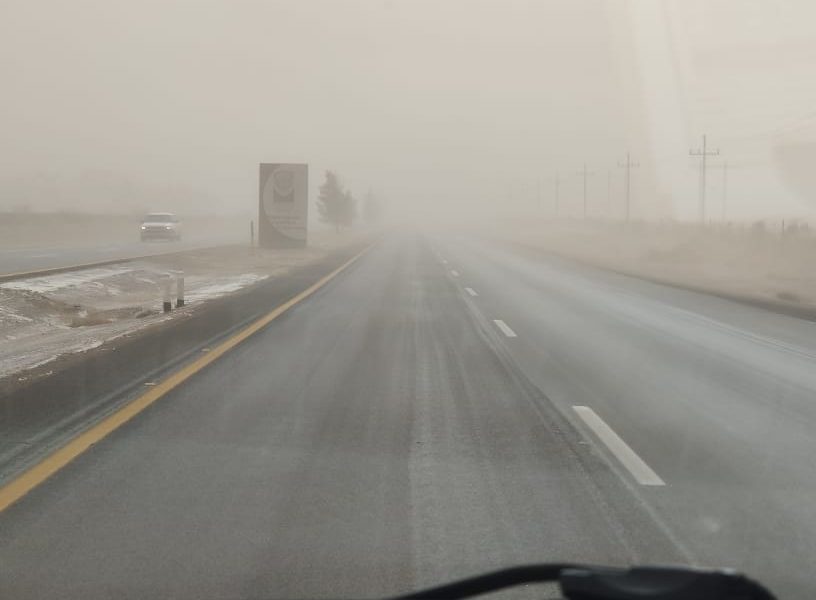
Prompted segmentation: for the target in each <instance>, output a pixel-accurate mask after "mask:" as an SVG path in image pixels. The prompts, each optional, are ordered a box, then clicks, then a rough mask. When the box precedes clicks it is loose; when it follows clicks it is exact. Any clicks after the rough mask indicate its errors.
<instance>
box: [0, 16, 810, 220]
mask: <svg viewBox="0 0 816 600" xmlns="http://www.w3.org/2000/svg"><path fill="white" fill-rule="evenodd" d="M735 14H738V15H739V17H740V18H734V15H735ZM814 17H816V8H814V6H813V4H812V3H811V2H808V1H798V2H786V3H784V4H783V5H781V6H780V5H779V4H778V3H776V2H771V1H766V2H752V3H745V2H741V1H739V0H732V1H727V2H723V1H720V2H711V1H710V0H683V1H666V2H636V1H626V0H580V1H579V0H558V1H555V0H553V1H546V2H545V1H539V0H536V1H520V0H514V1H501V2H499V1H490V2H485V1H471V0H447V1H445V2H435V1H410V2H409V1H373V0H371V1H349V2H335V1H333V0H332V1H329V0H310V1H307V2H304V1H301V0H297V1H295V0H290V1H274V2H251V1H245V2H224V1H221V2H209V1H200V0H196V1H189V2H183V1H165V0H162V1H144V2H118V1H104V2H103V1H99V2H88V1H80V2H71V3H65V2H27V1H19V0H5V1H4V2H3V4H2V18H0V46H1V47H2V56H3V58H2V61H1V62H0V80H2V82H3V86H2V88H3V93H2V104H3V110H2V112H0V120H2V131H3V138H4V139H3V142H4V143H3V148H2V161H0V210H2V211H6V212H9V211H10V212H20V211H29V212H54V211H59V212H80V213H82V212H88V213H104V214H109V213H110V214H138V213H143V212H145V211H148V210H171V211H176V212H179V213H183V214H186V215H190V214H215V215H235V216H241V217H242V218H250V217H251V215H253V214H254V211H255V210H256V205H257V185H258V183H257V165H258V163H259V162H305V163H308V164H309V165H310V178H311V181H310V195H311V196H312V200H314V196H315V195H316V193H317V189H318V187H319V185H320V183H321V181H322V177H323V173H324V171H325V170H326V169H332V170H334V171H336V172H337V173H338V174H339V175H340V176H341V177H342V180H343V182H344V184H345V185H346V186H347V187H348V188H349V189H350V190H352V191H353V192H354V193H355V195H357V197H358V198H362V196H363V195H364V194H365V193H366V192H367V191H368V190H373V191H374V192H375V193H376V194H378V195H379V196H381V197H382V198H386V199H387V201H388V204H389V213H390V214H391V216H392V217H396V218H397V220H403V221H404V220H419V221H424V222H449V221H451V220H453V221H456V220H461V219H472V218H474V217H477V218H484V219H487V220H495V219H507V218H511V219H512V218H516V217H519V216H523V217H526V216H529V215H540V216H542V217H543V218H553V217H562V218H564V217H567V218H583V217H585V216H586V217H587V218H589V219H593V218H594V219H606V220H613V221H617V220H622V219H624V218H625V215H626V204H627V194H626V188H627V186H626V175H627V169H626V168H625V164H626V163H625V161H626V157H627V153H629V156H630V159H631V162H632V163H633V164H635V165H636V166H635V167H632V170H631V171H630V172H629V178H630V179H629V198H628V204H629V213H630V218H631V219H633V220H650V221H655V220H666V219H673V220H680V221H695V220H699V219H700V218H702V219H703V220H705V221H712V220H714V221H723V222H727V221H751V220H757V219H772V220H774V222H781V220H782V219H786V218H787V219H798V220H807V219H809V218H811V216H812V214H813V208H814V200H813V198H814V191H816V183H814V180H813V176H812V170H811V169H810V168H809V165H810V164H812V159H813V158H814V157H816V120H815V119H814V112H813V108H812V107H813V106H814V101H816V80H814V78H813V77H812V76H811V75H812V64H813V61H814V59H815V58H816V42H814V41H813V37H812V34H811V31H810V24H811V23H812V22H813V19H814ZM703 134H706V135H707V139H708V143H709V149H710V150H712V151H713V150H719V154H718V155H716V156H711V157H709V158H708V165H707V184H706V186H707V189H706V192H707V196H708V199H707V202H708V207H707V208H706V212H705V215H704V216H702V215H701V214H700V193H699V190H700V164H699V163H700V159H699V157H697V156H690V155H689V151H690V150H694V151H698V150H700V148H701V138H702V135H703ZM726 162H727V163H728V164H729V165H730V166H729V167H725V163H726ZM584 167H586V172H587V176H586V186H585V185H584V183H585V181H584V177H583V175H582V171H583V169H584ZM725 169H728V173H725ZM556 179H558V183H557V184H556ZM556 186H557V191H556ZM726 186H727V187H726ZM585 190H586V191H585ZM726 204H727V207H726ZM312 213H313V214H314V213H316V211H314V210H312Z"/></svg>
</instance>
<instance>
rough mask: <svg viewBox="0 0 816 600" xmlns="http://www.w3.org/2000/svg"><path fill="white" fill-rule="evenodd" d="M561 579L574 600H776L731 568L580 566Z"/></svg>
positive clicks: (564, 590) (564, 589)
mask: <svg viewBox="0 0 816 600" xmlns="http://www.w3.org/2000/svg"><path fill="white" fill-rule="evenodd" d="M558 581H559V583H560V584H561V592H562V593H563V594H564V597H565V598H569V599H570V600H636V599H638V598H642V599H644V600H646V599H649V600H691V599H694V600H774V596H773V595H772V594H771V593H770V592H769V591H768V590H767V589H765V588H764V587H763V586H761V585H760V584H759V583H757V582H755V581H753V580H751V579H748V578H747V577H746V576H745V575H743V574H741V573H737V572H736V571H731V570H706V569H693V568H684V567H632V568H630V569H615V568H607V567H577V568H569V569H564V570H563V571H562V572H561V574H560V576H559V578H558Z"/></svg>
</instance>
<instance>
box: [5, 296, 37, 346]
mask: <svg viewBox="0 0 816 600" xmlns="http://www.w3.org/2000/svg"><path fill="white" fill-rule="evenodd" d="M33 320H34V319H32V318H31V317H26V316H25V315H21V314H19V313H17V312H15V311H14V310H12V309H10V308H7V307H5V306H3V305H2V304H0V324H2V323H3V321H12V322H15V323H30V322H31V321H33ZM12 339H14V338H12Z"/></svg>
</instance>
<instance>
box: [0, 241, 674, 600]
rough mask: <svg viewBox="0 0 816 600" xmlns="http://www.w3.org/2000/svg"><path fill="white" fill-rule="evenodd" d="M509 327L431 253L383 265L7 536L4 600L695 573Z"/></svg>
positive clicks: (159, 418) (299, 311) (170, 402)
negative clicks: (663, 568) (565, 569)
mask: <svg viewBox="0 0 816 600" xmlns="http://www.w3.org/2000/svg"><path fill="white" fill-rule="evenodd" d="M464 269H467V267H466V266H465V267H463V271H462V278H463V279H464V278H465V276H466V275H467V270H464ZM485 291H486V292H487V291H488V290H487V289H485ZM468 298H473V297H471V296H468ZM478 298H479V299H481V298H482V296H479V297H478ZM494 318H496V316H495V315H493V314H489V311H483V310H481V309H480V308H479V307H476V306H474V305H472V304H468V301H466V300H465V296H464V292H463V291H462V289H461V285H460V283H458V282H455V281H453V278H452V276H451V275H450V273H449V270H448V269H447V268H445V267H444V266H443V265H441V264H440V263H439V261H438V259H437V257H436V256H435V255H434V253H433V252H432V251H431V248H430V246H429V245H428V243H427V242H426V241H425V240H424V239H423V238H421V237H413V236H408V237H400V238H393V239H390V240H389V241H387V242H383V243H381V244H380V245H379V246H378V247H376V248H375V249H374V250H372V251H371V252H370V253H369V254H368V255H366V256H364V257H363V258H362V259H361V260H360V261H359V262H358V263H356V264H355V265H354V266H352V267H351V269H350V270H349V271H348V272H346V273H344V274H343V275H341V276H340V277H339V278H338V279H336V280H334V281H333V282H331V283H330V284H328V286H327V287H325V288H323V289H322V290H321V291H319V292H318V293H317V294H316V295H315V296H312V297H311V298H309V299H308V300H306V301H305V302H304V303H303V304H302V305H299V306H297V307H296V308H294V309H293V310H292V311H291V312H290V313H287V315H286V316H284V317H283V318H282V319H279V320H276V321H274V322H273V323H272V324H271V325H270V326H269V327H268V328H267V329H265V330H263V331H262V332H260V333H259V334H258V335H256V336H255V337H253V338H251V339H250V340H249V341H248V342H246V343H245V344H243V345H241V346H240V347H238V348H237V349H236V350H234V351H233V352H231V353H230V354H228V355H227V356H225V357H224V358H222V359H221V360H220V361H219V362H217V363H215V364H213V365H211V366H210V367H209V368H207V369H206V370H205V371H203V372H202V373H200V374H198V375H196V376H195V377H194V378H192V379H191V380H189V381H188V382H187V383H186V384H184V385H183V386H181V387H179V388H177V389H176V390H174V391H173V392H171V393H170V394H169V395H168V396H167V397H165V398H164V399H162V400H161V401H160V402H159V403H157V404H155V405H153V406H152V407H151V408H150V409H148V410H147V411H146V412H145V413H142V414H141V415H140V416H138V417H136V418H135V419H134V420H133V421H131V422H130V423H128V424H127V425H126V426H124V427H123V428H122V429H120V430H118V431H117V432H115V433H114V434H112V435H111V436H110V437H109V438H107V439H105V440H103V441H102V442H100V443H98V444H96V445H95V446H94V447H93V448H92V449H90V450H89V451H88V452H86V453H85V454H83V455H81V456H80V457H79V458H78V459H77V460H76V461H75V462H73V463H71V464H70V465H69V466H68V467H66V468H65V469H64V470H62V471H61V472H59V473H58V474H57V475H55V476H54V477H52V478H51V479H49V480H48V481H46V482H45V483H44V484H42V485H41V486H40V487H38V488H37V489H35V490H34V491H33V492H31V493H30V494H29V495H28V496H26V497H25V498H23V499H22V500H21V501H20V502H19V503H17V504H16V505H14V506H12V507H11V508H9V509H8V510H6V511H5V512H4V513H2V514H0V532H2V535H0V565H1V566H0V573H2V574H1V575H0V596H3V597H15V598H35V597H36V598H41V597H49V596H50V597H60V598H71V597H77V598H78V597H82V598H88V597H110V596H125V597H145V596H151V597H167V596H171V597H182V598H186V597H190V598H193V597H195V598H200V597H212V598H223V597H229V598H239V597H293V596H294V597H315V596H320V597H325V596H331V597H350V596H360V595H364V596H372V595H378V594H389V593H394V592H397V591H402V590H407V589H410V588H413V587H416V586H420V585H428V584H431V583H436V582H440V581H442V580H445V579H447V578H451V577H459V576H464V575H468V574H472V573H474V572H477V571H479V570H482V569H491V568H496V567H499V566H503V565H509V564H516V563H519V562H531V561H546V560H576V561H577V560H581V561H589V562H602V563H618V564H622V563H628V562H632V561H647V560H648V561H659V562H663V561H668V562H677V561H684V560H686V557H685V556H684V555H683V553H682V551H681V550H680V549H679V548H678V547H677V546H676V545H675V543H674V542H673V541H672V539H671V537H670V535H669V533H668V532H667V530H666V529H665V527H664V525H663V523H662V522H661V520H660V518H659V517H657V516H655V515H654V513H653V512H652V511H651V510H649V508H648V506H646V505H645V504H644V503H643V502H642V500H641V498H640V497H639V495H638V494H637V493H633V489H632V486H631V485H630V482H627V480H626V479H625V478H622V477H620V475H619V474H618V473H617V472H616V470H615V469H614V468H613V467H611V466H610V463H608V462H607V461H606V460H605V459H604V458H603V457H601V456H600V455H599V454H598V453H597V452H596V451H595V449H594V447H593V444H592V442H591V441H588V440H589V439H590V438H588V437H587V436H585V435H584V434H583V433H582V432H581V431H580V430H579V429H576V428H575V427H573V426H572V425H570V423H569V422H568V421H567V420H566V419H565V418H564V417H563V416H562V415H561V411H559V410H558V409H556V408H555V407H554V405H553V404H552V403H551V402H550V400H549V399H548V398H547V397H546V396H545V395H544V394H542V393H541V391H540V390H539V389H538V388H537V387H536V386H535V385H533V384H532V383H531V381H530V379H529V378H528V377H527V376H525V374H524V373H523V372H522V371H521V370H520V369H519V368H518V366H517V365H516V364H515V362H514V360H513V358H512V354H511V352H512V348H510V347H509V344H508V341H509V338H507V337H505V335H504V334H503V333H502V332H500V331H498V330H497V329H496V327H495V325H494V323H493V319H494ZM508 322H510V321H508ZM520 333H521V332H520ZM522 335H523V334H522ZM520 339H522V338H521V337H520V338H519V340H520ZM513 341H517V340H513Z"/></svg>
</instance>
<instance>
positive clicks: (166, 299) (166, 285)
mask: <svg viewBox="0 0 816 600" xmlns="http://www.w3.org/2000/svg"><path fill="white" fill-rule="evenodd" d="M172 281H173V280H172V278H171V277H170V274H169V273H168V274H167V275H165V277H164V279H163V280H162V287H163V292H164V294H163V302H162V308H163V310H164V312H166V313H169V312H170V311H171V310H172V309H173V303H172V302H171V301H170V285H171V283H172Z"/></svg>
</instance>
